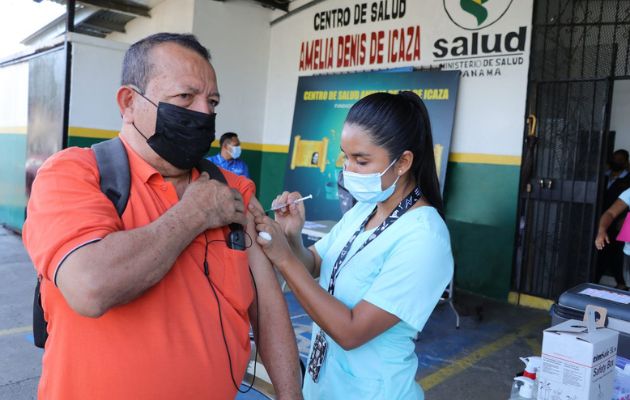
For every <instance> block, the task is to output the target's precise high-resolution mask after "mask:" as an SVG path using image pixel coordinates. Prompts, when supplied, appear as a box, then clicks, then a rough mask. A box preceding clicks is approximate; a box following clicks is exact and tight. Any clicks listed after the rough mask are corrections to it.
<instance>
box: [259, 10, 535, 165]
mask: <svg viewBox="0 0 630 400" xmlns="http://www.w3.org/2000/svg"><path fill="white" fill-rule="evenodd" d="M363 2H365V3H368V15H369V14H370V11H369V10H370V7H371V5H372V4H375V3H376V4H379V2H378V1H363ZM358 3H362V2H359V1H351V0H329V1H325V2H322V3H319V4H317V5H316V6H313V7H311V8H309V9H307V10H305V11H302V12H300V13H298V14H295V15H294V16H291V17H289V18H287V19H284V20H283V21H281V22H278V23H277V24H275V25H273V26H272V28H271V51H270V56H269V60H270V61H269V74H268V89H267V97H266V104H267V113H266V118H265V129H264V142H265V143H273V144H283V145H287V144H288V143H289V138H290V134H291V124H292V117H293V109H294V106H295V91H296V88H297V80H298V75H314V74H322V73H324V74H326V73H340V72H352V71H367V70H373V69H386V68H393V67H402V66H414V67H429V66H434V67H435V66H437V65H439V64H443V63H445V61H444V60H442V59H440V58H439V57H437V56H434V54H433V52H434V51H435V48H434V43H435V42H436V41H437V40H439V39H447V40H449V41H450V42H452V41H453V40H454V39H455V38H457V37H466V38H468V40H469V42H472V34H473V32H477V33H478V35H482V34H489V35H490V37H491V38H492V40H494V37H495V35H502V38H505V35H506V34H508V33H509V32H513V31H518V29H519V27H521V26H523V27H525V29H526V35H525V36H526V38H525V46H524V48H525V50H524V51H523V52H520V54H521V56H520V57H522V61H523V62H522V64H519V65H508V66H500V67H499V69H500V72H501V75H500V76H470V75H469V76H463V77H462V79H461V83H460V89H459V96H458V104H457V111H456V119H455V127H454V132H453V140H452V147H451V152H456V153H482V154H492V155H509V156H520V155H521V150H522V139H523V128H524V114H525V100H526V90H527V70H528V66H529V48H530V37H531V17H532V9H533V1H532V0H521V1H514V2H510V1H496V2H487V3H485V5H484V7H486V8H487V9H488V10H492V9H493V7H495V8H496V7H501V5H502V4H503V5H504V8H503V10H505V7H507V5H509V4H511V5H510V6H509V8H507V11H506V12H505V14H504V15H503V16H502V17H501V18H499V19H498V20H497V21H496V22H495V23H494V24H492V25H489V26H486V27H484V28H483V29H480V30H477V31H471V30H467V29H463V28H460V27H458V26H457V25H456V24H455V23H454V22H452V21H451V19H449V16H448V15H447V13H446V12H445V9H444V4H452V5H453V7H455V8H457V7H458V4H459V2H458V1H443V0H423V1H416V0H407V1H406V7H407V9H406V14H405V16H404V17H403V18H400V19H397V20H391V19H390V20H388V21H376V22H371V21H369V20H368V22H367V23H365V24H359V25H354V24H350V25H348V26H342V27H331V28H329V29H325V30H315V29H314V27H313V25H314V17H315V15H316V14H317V13H319V12H324V11H328V10H333V9H337V8H345V7H351V8H352V9H354V6H355V5H356V4H358ZM382 3H385V2H382ZM392 3H397V2H396V1H390V2H388V3H387V4H389V5H391V4H392ZM495 5H496V6H495ZM495 11H497V10H495ZM499 11H500V10H499ZM499 11H497V12H499ZM459 13H460V14H461V15H460V17H462V18H467V17H470V18H469V21H470V20H473V17H472V16H469V15H466V14H465V13H464V14H462V12H461V10H459ZM273 16H274V17H278V16H279V14H278V13H277V12H276V13H274V14H273ZM408 26H420V28H421V54H422V57H421V59H420V60H417V61H411V62H396V63H387V62H384V63H382V64H378V65H374V64H372V65H369V64H364V65H358V66H353V67H345V68H331V69H326V70H319V71H303V72H299V71H298V65H299V59H300V45H301V43H302V42H304V41H312V40H315V39H326V38H331V37H332V38H335V39H336V38H338V37H339V36H342V35H346V34H357V33H361V32H366V33H368V34H369V33H370V32H373V31H389V30H391V29H395V28H402V27H408ZM491 43H492V42H491ZM470 55H472V54H470ZM444 58H453V57H444ZM464 58H465V57H464ZM499 58H501V61H503V60H505V59H508V58H510V57H508V54H507V53H501V54H497V57H496V58H492V60H493V62H496V61H497V60H498V59H499ZM445 69H462V70H463V71H468V72H466V73H468V74H470V72H471V70H473V69H475V68H470V67H463V68H462V67H460V66H453V65H451V66H448V65H447V66H446V68H445Z"/></svg>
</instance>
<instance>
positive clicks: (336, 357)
mask: <svg viewBox="0 0 630 400" xmlns="http://www.w3.org/2000/svg"><path fill="white" fill-rule="evenodd" d="M373 208H374V204H367V203H357V204H356V205H355V206H354V207H353V208H352V209H351V210H350V211H348V212H347V213H346V214H345V215H344V217H343V218H342V219H341V221H339V223H337V225H335V226H334V227H333V229H332V230H331V231H330V233H329V234H328V235H326V236H324V237H323V238H322V239H321V240H320V241H318V242H317V243H316V244H315V249H316V250H317V253H318V254H319V255H320V257H321V258H322V264H321V276H320V279H319V284H320V286H321V287H323V288H324V290H327V289H328V282H329V281H330V274H331V272H332V267H333V265H334V263H335V261H336V260H337V256H338V255H339V253H340V252H341V250H342V248H343V247H344V246H345V245H346V243H347V242H348V240H349V239H350V237H351V236H352V235H353V234H354V232H356V230H357V229H358V228H359V226H360V225H361V223H362V222H363V220H364V219H365V218H366V217H367V216H368V215H369V214H370V212H371V211H372V210H373ZM373 231H374V229H373V230H370V231H367V232H363V233H362V234H360V235H359V236H358V237H357V239H356V240H355V241H354V243H353V245H352V247H351V250H350V252H349V253H348V256H347V257H346V263H345V264H344V265H343V266H342V267H341V269H340V273H339V275H338V277H337V281H336V283H335V297H336V298H337V299H339V300H340V301H341V302H343V303H344V304H345V305H346V306H348V307H349V308H354V306H356V305H357V303H359V302H360V301H361V300H365V301H367V302H369V303H371V304H373V305H375V306H377V307H379V308H381V309H383V310H385V311H387V312H389V313H391V314H394V315H396V316H397V317H398V318H399V319H400V322H399V323H397V324H396V325H394V326H393V327H391V328H390V329H388V330H387V331H385V332H383V333H382V334H380V335H378V336H377V337H375V338H374V339H372V340H370V341H369V342H367V343H365V344H363V345H362V346H360V347H358V348H356V349H353V350H349V351H346V350H343V349H342V348H341V347H340V346H339V345H338V344H337V343H335V342H334V341H333V340H332V338H331V337H329V336H326V339H327V341H328V350H327V355H326V358H325V359H324V362H323V364H322V368H321V370H320V374H319V381H318V382H317V383H315V382H313V380H312V379H311V376H310V375H309V374H308V372H307V373H306V376H305V381H304V389H303V392H304V398H305V399H307V400H309V399H325V400H334V399H344V400H347V399H360V400H369V399H424V393H423V391H422V389H421V388H420V386H419V385H418V384H417V383H416V380H415V376H416V371H417V369H418V358H417V356H416V355H415V354H414V349H415V345H414V343H413V341H412V340H413V339H414V338H415V336H416V334H417V332H419V331H421V330H422V328H423V327H424V324H425V323H426V322H427V319H428V318H429V315H431V312H432V311H433V308H434V307H435V306H436V304H437V302H438V300H439V299H440V296H441V295H442V293H443V292H444V289H445V288H446V286H447V285H448V283H449V282H450V279H451V277H452V275H453V255H452V253H451V244H450V239H449V234H448V230H447V228H446V225H445V224H444V221H443V220H442V218H440V216H439V214H438V213H437V211H436V210H435V209H434V208H433V207H418V208H415V209H412V210H409V211H407V212H406V213H405V214H404V215H403V216H402V217H401V218H400V219H399V220H398V221H396V222H395V223H394V224H393V225H391V226H390V227H389V228H387V229H386V230H385V231H383V232H382V233H381V234H380V235H379V236H378V237H377V238H376V239H374V240H373V241H372V242H371V243H370V244H368V245H367V246H366V247H365V248H364V249H363V250H361V251H360V252H359V253H356V251H357V249H358V248H359V247H360V246H361V245H362V244H363V242H365V240H366V239H367V237H368V236H369V235H370V234H371V233H372V232H373ZM355 253H356V256H354V257H352V256H353V254H355ZM319 330H320V329H319V327H318V326H317V324H313V331H312V338H315V336H316V335H317V333H318V332H319ZM312 342H313V340H311V351H312ZM309 359H310V355H309Z"/></svg>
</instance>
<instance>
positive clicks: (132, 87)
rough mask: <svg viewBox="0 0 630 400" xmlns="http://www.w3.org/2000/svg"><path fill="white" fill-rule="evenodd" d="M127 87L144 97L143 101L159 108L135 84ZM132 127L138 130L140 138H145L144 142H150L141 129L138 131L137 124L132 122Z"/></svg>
mask: <svg viewBox="0 0 630 400" xmlns="http://www.w3.org/2000/svg"><path fill="white" fill-rule="evenodd" d="M127 87H129V89H131V90H133V91H134V92H136V93H138V94H139V95H140V97H142V98H143V99H145V100H146V101H148V102H149V103H151V104H153V105H154V106H155V107H156V108H158V106H157V104H155V103H154V102H152V101H151V100H149V98H148V97H147V96H145V95H144V94H143V93H142V91H141V90H140V89H139V88H138V87H137V86H136V85H134V84H133V83H130V84H128V85H127ZM131 125H132V126H133V127H134V128H135V129H136V131H138V133H139V134H140V136H142V137H143V138H144V140H149V138H147V137H146V135H145V134H144V133H142V132H141V131H140V129H138V127H137V126H136V123H135V122H132V123H131Z"/></svg>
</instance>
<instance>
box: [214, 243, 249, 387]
mask: <svg viewBox="0 0 630 400" xmlns="http://www.w3.org/2000/svg"><path fill="white" fill-rule="evenodd" d="M203 236H204V238H205V239H206V248H205V251H204V256H203V273H204V275H205V277H206V279H207V280H208V284H209V285H210V289H212V294H213V295H214V298H215V300H216V302H217V309H218V311H219V324H220V326H221V335H222V336H223V344H224V345H225V352H226V354H227V358H228V365H229V367H230V378H231V379H232V384H233V385H234V388H236V390H237V391H238V392H239V393H247V392H249V391H250V390H251V389H252V387H253V386H254V382H256V364H258V362H257V361H256V360H257V359H258V345H257V343H258V340H259V339H260V333H259V330H260V312H259V309H258V308H259V306H260V304H258V287H257V286H256V279H254V274H253V273H252V269H251V267H250V266H249V265H248V266H247V268H248V269H249V275H250V276H251V277H252V283H253V284H254V293H255V296H256V332H254V334H255V337H254V342H255V345H256V350H255V352H254V353H255V354H254V373H253V375H254V377H253V378H252V382H251V383H250V384H249V387H248V388H247V389H245V390H241V388H240V385H237V384H236V379H234V370H233V368H232V356H231V355H230V349H229V347H228V343H227V338H226V337H225V329H224V328H223V316H222V314H221V302H220V301H219V296H218V295H217V292H216V290H215V288H214V284H213V283H212V280H211V279H210V268H209V267H208V245H209V244H210V243H213V242H223V243H226V244H227V242H226V241H225V240H210V241H208V235H207V234H206V232H205V231H204V233H203ZM245 236H246V237H249V239H250V245H249V246H246V248H249V247H251V246H252V245H253V244H254V242H253V239H252V238H251V236H249V234H247V232H245ZM246 372H247V371H246Z"/></svg>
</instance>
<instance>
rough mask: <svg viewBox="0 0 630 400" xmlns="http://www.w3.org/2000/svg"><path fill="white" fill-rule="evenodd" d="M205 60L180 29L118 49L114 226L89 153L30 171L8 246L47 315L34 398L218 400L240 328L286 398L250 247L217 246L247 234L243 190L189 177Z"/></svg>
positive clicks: (232, 386)
mask: <svg viewBox="0 0 630 400" xmlns="http://www.w3.org/2000/svg"><path fill="white" fill-rule="evenodd" d="M209 58H210V57H209V54H208V52H207V50H206V49H205V48H204V47H203V46H202V45H201V44H199V42H198V41H197V40H196V39H195V37H194V36H192V35H179V34H156V35H152V36H149V37H147V38H145V39H143V40H141V41H139V42H137V43H135V44H133V45H132V46H131V47H130V48H129V50H128V51H127V54H126V55H125V60H124V63H123V78H122V86H121V87H120V88H119V90H118V92H117V96H116V99H117V102H118V106H119V108H120V113H121V115H122V120H123V125H122V128H121V131H120V135H119V136H120V138H121V139H122V141H123V143H124V146H125V149H126V151H127V155H128V158H129V167H130V172H131V188H130V196H129V201H128V203H127V207H126V209H125V211H124V213H123V214H122V217H119V216H118V214H117V212H116V209H115V208H114V206H113V204H112V203H111V201H110V200H108V198H107V197H106V196H105V195H104V194H103V193H102V192H101V190H100V188H99V173H98V168H97V165H96V161H95V157H94V153H93V152H92V150H91V149H82V148H69V149H66V150H64V151H61V152H59V153H57V154H55V155H54V156H52V157H51V158H50V159H49V160H48V161H46V163H45V164H44V165H43V166H42V167H41V169H40V170H39V172H38V175H37V177H36V179H35V182H34V184H33V189H32V194H31V198H30V201H29V204H28V218H27V220H26V222H25V225H24V231H23V237H24V244H25V246H26V248H27V250H28V252H29V254H30V256H31V258H32V260H33V262H34V264H35V266H36V268H37V272H38V275H39V277H40V280H41V285H42V288H41V295H42V305H43V308H44V312H45V317H46V319H47V321H48V333H49V337H48V341H47V342H46V349H45V351H44V356H43V360H42V365H43V368H42V376H41V380H40V385H39V397H40V398H45V399H63V400H69V399H134V400H138V399H152V400H155V399H232V398H234V397H235V395H236V391H237V388H236V386H237V385H239V383H240V382H241V380H242V378H243V376H244V374H245V369H246V366H247V362H248V359H249V354H250V346H249V335H248V331H249V325H250V321H252V322H253V325H254V330H255V332H256V333H257V334H258V336H259V340H258V345H259V347H260V354H261V357H262V359H263V362H264V364H265V366H266V368H267V371H268V372H269V374H270V376H271V379H272V381H273V383H274V388H275V390H276V392H277V393H278V398H287V399H288V398H301V393H300V387H299V367H298V365H297V362H298V356H297V348H296V345H295V337H294V335H293V330H292V328H291V324H290V321H289V318H288V311H287V307H286V303H285V302H284V298H283V297H282V293H281V291H280V288H279V287H278V283H277V281H276V279H275V275H274V273H273V269H272V266H271V265H270V263H269V261H268V260H267V258H266V257H265V256H264V254H263V253H262V252H261V249H260V247H259V246H258V245H257V244H256V241H255V240H250V239H248V240H247V242H248V243H247V245H249V244H250V243H251V247H249V248H248V249H247V251H239V250H233V249H231V248H229V247H228V246H227V245H226V235H227V234H228V232H229V231H228V228H227V227H226V225H228V224H231V223H238V224H242V225H244V226H246V227H247V228H246V231H247V232H248V233H249V235H250V236H251V237H255V236H254V235H255V234H256V232H255V230H254V228H253V222H252V220H251V217H249V216H248V215H246V214H245V210H246V209H247V208H246V207H247V205H248V204H249V203H250V202H253V203H254V204H257V201H256V199H255V198H254V197H253V195H254V191H255V188H254V184H253V182H251V181H250V180H248V179H245V178H242V177H238V176H236V175H234V174H231V173H229V172H227V171H222V172H223V174H224V175H225V177H226V179H227V182H228V186H226V185H224V184H222V183H219V182H217V181H214V180H210V179H209V177H208V174H207V173H205V172H204V173H202V174H199V172H198V171H197V170H196V169H195V168H193V166H194V165H195V163H196V162H197V161H199V160H200V159H201V158H202V157H203V156H204V155H205V154H206V153H207V151H208V149H209V147H210V143H211V142H212V140H213V138H214V118H215V114H214V109H215V107H216V106H217V105H218V103H219V98H220V97H219V92H218V88H217V81H216V77H215V72H214V69H213V67H212V65H211V64H210V62H209ZM248 265H249V266H250V267H251V276H250V270H249V268H248ZM252 278H254V280H255V284H256V286H257V293H258V294H257V298H256V296H255V294H254V287H253V283H252ZM256 325H257V326H256Z"/></svg>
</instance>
